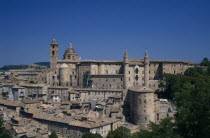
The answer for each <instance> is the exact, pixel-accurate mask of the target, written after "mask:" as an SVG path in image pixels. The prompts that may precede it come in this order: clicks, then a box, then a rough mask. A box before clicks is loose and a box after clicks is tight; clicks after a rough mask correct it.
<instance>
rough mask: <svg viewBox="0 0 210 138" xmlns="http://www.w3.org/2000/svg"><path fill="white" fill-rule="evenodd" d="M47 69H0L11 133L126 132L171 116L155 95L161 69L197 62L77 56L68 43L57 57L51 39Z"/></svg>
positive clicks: (177, 69) (2, 107)
mask: <svg viewBox="0 0 210 138" xmlns="http://www.w3.org/2000/svg"><path fill="white" fill-rule="evenodd" d="M49 49H50V68H47V69H46V68H44V69H35V68H27V69H19V70H18V69H16V70H14V69H13V70H8V71H2V72H0V93H1V94H0V96H1V97H0V98H1V99H0V116H2V117H3V119H4V121H5V126H6V128H7V129H9V130H11V131H12V134H13V137H17V138H18V137H27V138H31V137H48V136H49V135H50V134H51V133H52V132H56V134H57V135H58V136H59V137H64V138H66V137H68V138H81V137H82V135H83V134H84V133H87V132H91V133H93V134H95V133H99V134H100V135H101V136H102V137H106V136H107V135H108V133H109V132H110V131H114V130H116V129H117V128H119V127H120V126H124V127H126V128H128V129H129V130H130V131H131V133H134V132H137V131H139V130H147V129H148V125H149V123H150V122H154V123H156V124H158V123H159V121H160V120H161V119H164V118H169V117H173V116H174V114H175V113H176V107H175V106H174V105H173V104H172V103H171V102H170V101H169V100H168V99H160V98H158V89H159V83H160V81H161V80H162V79H163V74H165V73H168V74H183V73H184V72H185V70H187V69H188V68H191V67H195V66H199V64H196V63H191V62H188V61H180V60H151V59H149V54H148V52H147V51H146V52H145V56H144V57H143V58H142V59H130V58H129V56H128V52H127V51H125V53H124V56H122V57H123V59H122V60H82V59H80V58H79V56H78V54H77V52H76V50H75V49H74V48H73V46H72V43H70V44H69V47H68V48H67V49H66V50H65V52H64V54H63V59H58V50H59V45H58V43H57V41H56V40H55V39H53V40H52V42H51V43H50V46H49Z"/></svg>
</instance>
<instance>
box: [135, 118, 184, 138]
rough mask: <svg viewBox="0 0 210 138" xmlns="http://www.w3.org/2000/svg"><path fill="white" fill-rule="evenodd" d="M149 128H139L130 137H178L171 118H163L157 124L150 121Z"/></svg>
mask: <svg viewBox="0 0 210 138" xmlns="http://www.w3.org/2000/svg"><path fill="white" fill-rule="evenodd" d="M149 128H150V130H149V131H148V130H141V131H139V132H136V133H134V134H133V135H132V137H131V138H180V136H179V135H178V134H177V133H176V129H175V128H176V127H175V123H173V122H172V118H165V119H163V120H161V121H160V123H159V124H155V123H152V122H150V125H149Z"/></svg>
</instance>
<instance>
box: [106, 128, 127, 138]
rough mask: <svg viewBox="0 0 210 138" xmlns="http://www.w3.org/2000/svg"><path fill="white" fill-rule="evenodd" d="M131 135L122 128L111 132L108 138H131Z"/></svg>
mask: <svg viewBox="0 0 210 138" xmlns="http://www.w3.org/2000/svg"><path fill="white" fill-rule="evenodd" d="M130 135H131V134H130V130H129V129H127V128H126V127H122V126H121V127H118V128H117V129H116V130H114V131H110V132H109V133H108V135H107V138H129V137H130Z"/></svg>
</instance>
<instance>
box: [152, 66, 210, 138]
mask: <svg viewBox="0 0 210 138" xmlns="http://www.w3.org/2000/svg"><path fill="white" fill-rule="evenodd" d="M161 83H162V84H161V86H162V91H161V92H160V93H161V94H160V96H162V97H166V98H169V99H172V100H173V101H174V103H175V105H176V107H177V113H176V115H175V125H176V126H175V127H174V128H176V130H177V131H176V132H177V134H179V135H181V136H182V137H186V138H197V137H204V138H205V137H206V138H207V137H210V117H209V116H210V85H209V84H210V76H209V72H208V69H207V70H205V69H203V68H201V67H195V68H189V69H188V70H186V72H185V74H184V75H179V74H178V75H171V74H165V76H164V80H163V81H162V82H161ZM152 131H154V130H152Z"/></svg>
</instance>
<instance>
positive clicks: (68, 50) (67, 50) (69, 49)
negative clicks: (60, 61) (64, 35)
mask: <svg viewBox="0 0 210 138" xmlns="http://www.w3.org/2000/svg"><path fill="white" fill-rule="evenodd" d="M72 54H73V55H74V54H77V53H76V51H75V49H74V48H73V47H72V44H71V43H70V46H69V48H67V49H66V51H65V53H64V55H72Z"/></svg>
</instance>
